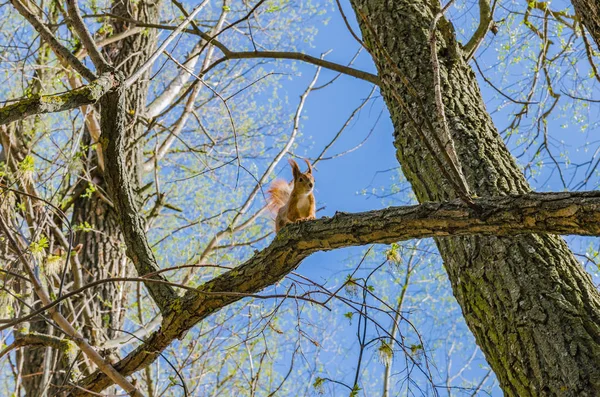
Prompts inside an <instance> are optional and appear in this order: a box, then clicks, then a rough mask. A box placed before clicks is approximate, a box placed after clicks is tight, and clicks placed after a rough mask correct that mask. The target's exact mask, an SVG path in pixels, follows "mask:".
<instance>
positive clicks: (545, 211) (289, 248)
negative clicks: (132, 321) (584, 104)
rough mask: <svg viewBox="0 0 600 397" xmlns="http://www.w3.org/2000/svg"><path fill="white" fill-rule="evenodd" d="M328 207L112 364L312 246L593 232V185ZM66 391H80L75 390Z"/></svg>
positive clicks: (179, 331) (95, 386)
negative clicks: (326, 213) (327, 213)
mask: <svg viewBox="0 0 600 397" xmlns="http://www.w3.org/2000/svg"><path fill="white" fill-rule="evenodd" d="M475 208H477V209H473V208H471V207H469V206H467V205H466V204H464V203H462V202H461V201H453V202H449V203H426V204H422V205H416V206H408V207H391V208H387V209H383V210H378V211H369V212H363V213H357V214H344V213H339V214H336V216H334V217H333V218H321V219H318V220H315V221H307V222H303V223H301V224H299V225H290V226H288V227H286V228H284V229H283V230H282V231H281V232H280V233H279V234H278V235H277V237H276V238H275V240H274V241H273V242H272V243H271V245H270V246H269V247H267V248H266V249H264V250H262V251H261V252H259V253H257V254H256V255H254V256H253V257H252V258H250V259H249V260H248V261H246V262H245V263H244V264H242V265H241V266H239V267H237V268H235V269H233V270H231V271H228V272H226V273H224V274H222V275H221V276H219V277H216V278H215V279H213V280H211V281H209V282H207V283H205V284H203V285H202V286H200V287H198V289H197V290H196V291H193V292H190V293H187V294H186V295H185V296H184V297H183V298H181V299H180V300H178V302H176V304H173V305H172V311H171V312H170V313H167V314H166V315H165V316H164V320H163V323H162V325H161V328H160V329H159V330H158V331H156V332H155V333H153V334H152V335H151V336H150V337H149V338H148V339H147V340H146V341H145V342H144V343H143V344H142V345H140V346H139V347H138V348H137V349H135V350H134V351H133V352H131V353H130V354H129V355H128V356H127V357H125V358H124V359H122V360H121V361H120V362H118V363H117V364H115V368H116V369H117V370H118V371H119V372H120V373H121V374H122V375H123V376H128V375H130V374H132V373H134V372H136V371H138V370H140V369H142V368H144V367H146V366H148V365H149V364H151V363H152V362H153V361H154V360H155V359H156V358H157V357H158V355H159V354H160V352H162V351H163V350H164V349H165V348H166V347H167V346H169V345H170V344H171V343H172V342H173V341H174V340H175V339H177V338H181V337H183V335H185V333H186V332H187V331H189V330H190V329H191V328H192V327H193V326H194V325H196V324H197V323H198V322H200V321H202V320H203V319H204V318H206V317H208V316H209V315H210V314H212V313H215V312H217V311H218V310H220V309H222V308H223V307H225V306H227V305H229V304H231V303H233V302H235V301H237V300H239V299H241V298H242V297H243V296H244V294H252V293H257V292H259V291H261V290H262V289H264V288H266V287H268V286H270V285H272V284H275V283H277V282H278V281H279V280H281V279H282V278H283V277H285V276H286V275H287V274H288V273H289V272H291V271H293V270H294V269H295V268H296V267H297V266H298V265H299V264H300V262H301V261H302V260H303V259H304V258H306V257H307V256H309V255H311V254H313V253H315V252H317V251H329V250H333V249H336V248H342V247H350V246H359V245H365V244H372V243H382V244H389V243H393V242H397V241H401V240H409V239H416V238H425V237H445V236H464V235H473V234H479V235H497V236H508V235H516V234H522V233H553V234H579V235H594V236H597V235H600V192H580V193H532V194H526V195H514V196H501V197H491V198H482V199H477V200H475ZM111 384H112V381H111V380H110V379H108V377H106V375H104V374H102V373H101V372H96V373H94V374H92V375H91V376H90V377H88V378H87V379H86V380H85V381H84V382H83V383H82V385H81V386H83V387H84V388H86V389H90V390H92V391H96V392H100V391H101V390H103V389H105V388H106V387H108V386H110V385H111ZM74 395H80V392H78V391H75V392H74Z"/></svg>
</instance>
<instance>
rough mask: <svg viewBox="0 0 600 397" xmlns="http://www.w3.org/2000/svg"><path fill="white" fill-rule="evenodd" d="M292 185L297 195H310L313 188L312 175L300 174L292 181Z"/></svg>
mask: <svg viewBox="0 0 600 397" xmlns="http://www.w3.org/2000/svg"><path fill="white" fill-rule="evenodd" d="M294 185H295V186H296V190H297V191H298V192H299V193H304V194H309V193H312V191H313V188H314V187H315V178H313V176H312V174H309V173H308V172H307V173H305V174H300V175H299V176H298V177H297V178H296V179H295V180H294Z"/></svg>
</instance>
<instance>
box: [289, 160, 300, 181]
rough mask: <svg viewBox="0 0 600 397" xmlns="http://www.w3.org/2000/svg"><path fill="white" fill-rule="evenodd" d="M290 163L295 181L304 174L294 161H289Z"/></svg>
mask: <svg viewBox="0 0 600 397" xmlns="http://www.w3.org/2000/svg"><path fill="white" fill-rule="evenodd" d="M288 162H289V163H290V165H291V166H292V175H293V176H294V179H296V178H298V177H299V176H300V175H301V174H302V172H300V167H298V163H296V162H295V161H294V160H292V159H288Z"/></svg>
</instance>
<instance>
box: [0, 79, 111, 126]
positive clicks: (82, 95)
mask: <svg viewBox="0 0 600 397" xmlns="http://www.w3.org/2000/svg"><path fill="white" fill-rule="evenodd" d="M113 83H114V80H113V76H112V74H110V73H106V74H103V75H102V76H100V77H99V78H98V79H97V80H94V81H93V82H92V83H90V84H89V85H86V86H83V87H80V88H76V89H74V90H71V91H68V92H65V93H63V94H58V95H42V96H34V97H33V98H30V99H24V100H22V101H19V102H17V103H13V104H10V105H7V106H4V107H3V108H0V124H8V123H10V122H13V121H15V120H22V119H24V118H25V117H29V116H32V115H35V114H44V113H54V112H62V111H65V110H70V109H75V108H77V107H79V106H82V105H89V104H91V103H96V102H97V101H98V99H100V98H101V97H102V96H103V95H104V94H106V93H107V92H108V90H110V89H111V88H112V86H113Z"/></svg>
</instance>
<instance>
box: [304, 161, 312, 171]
mask: <svg viewBox="0 0 600 397" xmlns="http://www.w3.org/2000/svg"><path fill="white" fill-rule="evenodd" d="M304 161H305V162H306V165H307V166H308V171H306V173H308V174H312V165H310V161H308V159H304Z"/></svg>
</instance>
